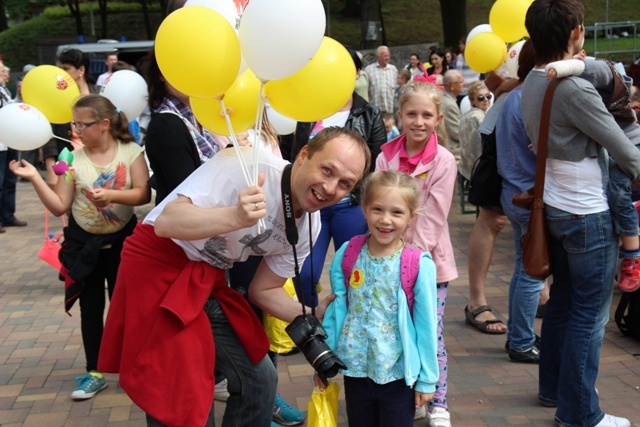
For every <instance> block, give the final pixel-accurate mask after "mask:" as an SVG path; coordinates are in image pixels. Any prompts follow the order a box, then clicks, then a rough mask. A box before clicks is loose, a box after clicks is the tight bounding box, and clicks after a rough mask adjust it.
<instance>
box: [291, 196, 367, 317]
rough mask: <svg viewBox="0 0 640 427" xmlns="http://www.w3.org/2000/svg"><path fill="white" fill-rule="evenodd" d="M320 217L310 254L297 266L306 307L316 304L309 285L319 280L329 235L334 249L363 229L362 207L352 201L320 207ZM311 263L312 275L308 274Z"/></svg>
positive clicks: (325, 256)
mask: <svg viewBox="0 0 640 427" xmlns="http://www.w3.org/2000/svg"><path fill="white" fill-rule="evenodd" d="M320 221H321V223H322V230H320V235H318V238H317V239H316V241H315V243H314V245H313V250H312V255H310V256H309V257H307V259H306V260H305V261H304V264H302V268H301V270H300V280H302V285H303V286H302V289H303V290H304V302H305V304H306V305H307V306H309V307H315V306H316V305H318V297H317V295H315V294H314V295H315V298H312V296H311V286H315V285H316V284H317V283H318V282H319V281H320V276H321V275H322V268H323V267H324V261H325V259H326V258H327V251H328V250H329V242H330V241H331V238H332V237H333V247H334V249H335V250H338V249H340V246H342V245H343V244H344V242H346V241H348V240H349V239H351V238H352V237H354V236H358V235H360V234H364V233H366V232H367V221H366V220H365V219H364V213H363V212H362V207H361V206H360V205H352V204H350V203H349V202H348V201H347V202H340V203H338V204H337V205H334V206H329V207H327V208H324V209H321V210H320ZM312 267H313V277H312V275H311V269H312ZM293 281H294V284H295V286H296V289H299V286H300V283H299V282H298V279H297V278H294V279H293Z"/></svg>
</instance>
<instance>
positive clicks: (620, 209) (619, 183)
mask: <svg viewBox="0 0 640 427" xmlns="http://www.w3.org/2000/svg"><path fill="white" fill-rule="evenodd" d="M607 199H608V200H609V209H611V216H613V225H614V230H615V233H616V234H618V235H619V236H637V235H638V211H636V208H635V206H634V205H633V200H632V198H631V177H630V176H629V175H627V174H626V173H624V172H623V171H622V169H620V167H619V166H618V164H617V163H616V162H614V161H613V160H610V161H609V184H608V185H607Z"/></svg>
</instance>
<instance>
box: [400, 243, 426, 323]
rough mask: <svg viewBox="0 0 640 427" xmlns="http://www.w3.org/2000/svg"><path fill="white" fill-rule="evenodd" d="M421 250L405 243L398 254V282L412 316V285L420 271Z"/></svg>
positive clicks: (413, 298)
mask: <svg viewBox="0 0 640 427" xmlns="http://www.w3.org/2000/svg"><path fill="white" fill-rule="evenodd" d="M421 256H422V251H421V250H420V249H418V248H416V247H415V246H412V245H405V246H404V248H403V249H402V254H401V255H400V283H401V284H402V289H403V290H404V293H405V294H406V295H407V302H408V303H409V312H410V313H411V315H412V316H413V302H414V300H415V297H414V295H413V287H414V286H415V284H416V280H417V279H418V272H419V271H420V257H421Z"/></svg>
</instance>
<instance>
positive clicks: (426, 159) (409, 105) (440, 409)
mask: <svg viewBox="0 0 640 427" xmlns="http://www.w3.org/2000/svg"><path fill="white" fill-rule="evenodd" d="M441 104H442V91H441V90H440V89H438V88H437V87H436V86H435V85H433V84H431V83H426V82H410V83H409V84H408V85H406V86H405V87H404V88H403V90H402V93H401V94H400V97H399V98H398V119H399V121H400V123H401V124H402V129H403V131H404V133H403V134H402V135H400V136H399V137H398V138H396V139H394V140H393V141H390V142H388V143H386V144H385V145H383V146H382V149H381V151H382V152H381V153H380V155H379V156H378V159H377V160H376V170H397V171H400V172H404V173H406V174H408V175H410V176H412V177H413V178H414V179H415V180H416V181H417V182H418V185H419V186H420V203H419V206H420V212H421V214H420V215H418V216H417V217H416V219H415V221H413V222H412V223H411V225H410V227H409V231H408V232H407V235H406V240H407V243H410V244H412V245H414V246H416V247H418V248H420V249H422V250H423V251H426V252H429V253H430V254H431V256H432V257H433V261H434V263H435V265H436V271H437V276H436V281H437V290H438V363H439V366H440V378H439V379H438V383H437V385H436V392H435V395H434V397H433V400H432V401H431V402H429V412H430V416H429V422H430V426H431V427H450V426H451V420H450V414H449V411H448V407H447V399H446V396H447V350H446V347H445V344H444V338H443V322H442V318H443V317H444V307H445V303H446V300H447V285H448V283H449V281H451V280H454V279H456V278H457V277H458V271H457V270H456V262H455V259H454V256H453V246H452V245H451V237H450V236H449V226H448V224H447V217H448V216H449V210H450V208H451V202H452V200H453V193H454V186H455V182H456V176H457V167H456V160H455V158H454V157H453V154H451V153H450V152H449V151H448V150H447V149H446V148H445V147H446V133H445V131H444V123H443V121H442V118H443V115H442V113H441V112H440V107H441ZM421 412H422V414H421ZM424 416H426V414H425V410H424V409H419V410H418V411H417V414H416V418H417V419H419V418H424Z"/></svg>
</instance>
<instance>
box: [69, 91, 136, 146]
mask: <svg viewBox="0 0 640 427" xmlns="http://www.w3.org/2000/svg"><path fill="white" fill-rule="evenodd" d="M78 108H89V109H91V110H92V111H93V114H94V116H95V118H96V119H98V120H104V119H109V122H111V126H110V127H109V134H110V135H111V136H112V137H113V138H114V139H115V140H117V141H122V142H123V143H129V142H134V141H135V138H134V137H133V135H131V132H129V121H128V120H127V117H126V116H125V115H124V113H123V112H122V111H121V110H120V108H118V107H116V106H115V105H113V103H112V102H111V101H110V100H109V98H107V97H104V96H102V95H96V94H92V95H87V96H83V97H82V98H80V99H79V100H78V101H77V102H76V104H75V105H74V106H73V109H74V110H75V109H78Z"/></svg>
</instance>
